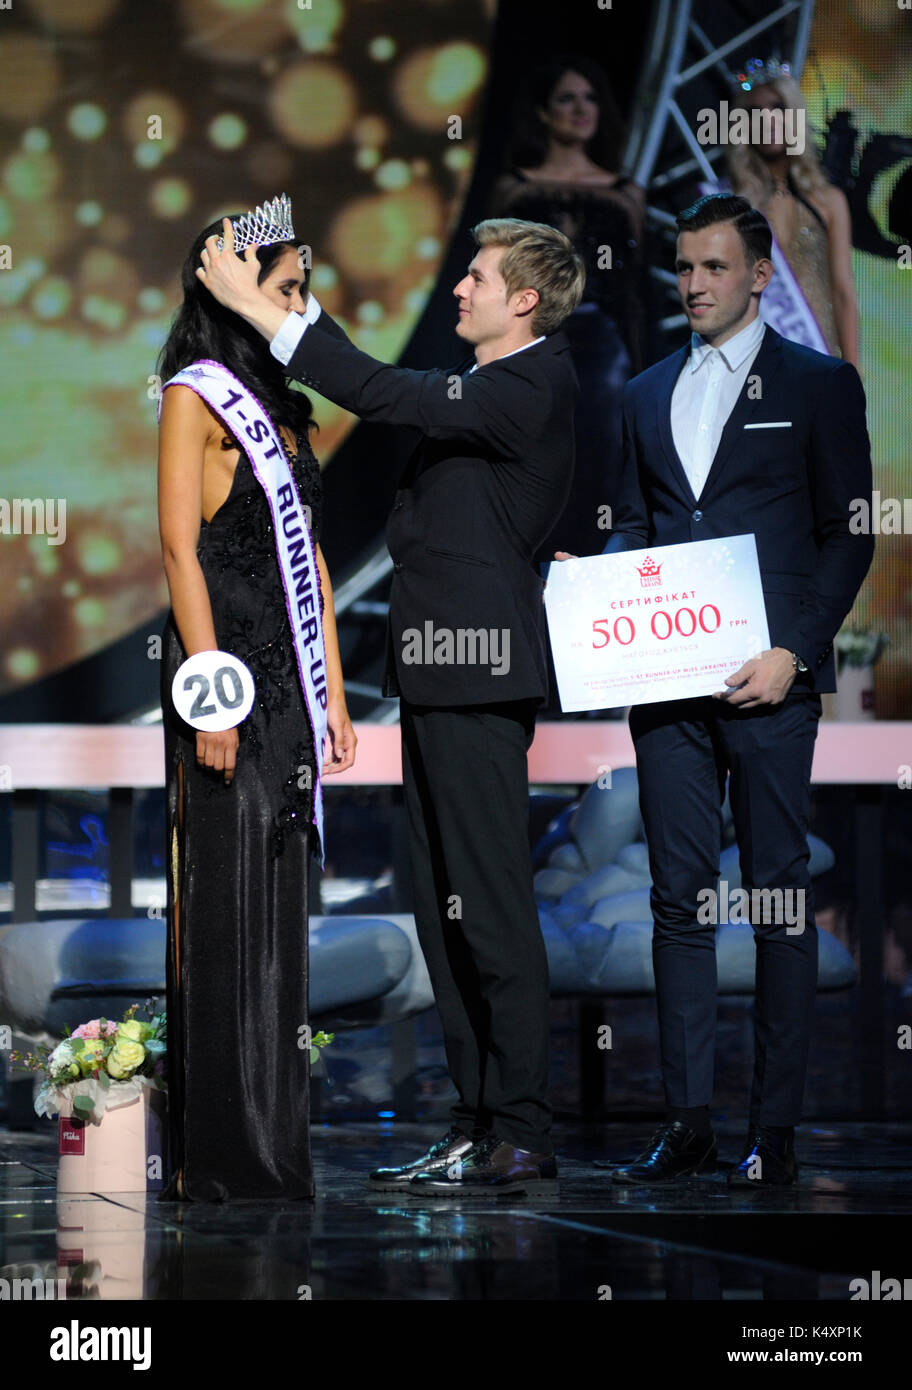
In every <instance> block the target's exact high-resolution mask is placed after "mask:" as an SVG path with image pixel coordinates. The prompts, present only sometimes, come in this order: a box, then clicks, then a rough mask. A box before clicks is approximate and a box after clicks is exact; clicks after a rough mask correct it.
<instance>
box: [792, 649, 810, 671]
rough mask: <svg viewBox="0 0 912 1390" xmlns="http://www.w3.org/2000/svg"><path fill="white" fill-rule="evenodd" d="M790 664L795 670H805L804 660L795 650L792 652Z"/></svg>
mask: <svg viewBox="0 0 912 1390" xmlns="http://www.w3.org/2000/svg"><path fill="white" fill-rule="evenodd" d="M792 665H793V666H794V668H795V670H796V671H806V670H807V667H806V666H805V664H804V662H803V661H802V660H801V657H800V656H799V655H798V653H797V652H792Z"/></svg>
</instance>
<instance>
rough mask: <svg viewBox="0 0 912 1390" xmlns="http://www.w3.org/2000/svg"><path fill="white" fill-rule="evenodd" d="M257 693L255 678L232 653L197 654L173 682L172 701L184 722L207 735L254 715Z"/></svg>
mask: <svg viewBox="0 0 912 1390" xmlns="http://www.w3.org/2000/svg"><path fill="white" fill-rule="evenodd" d="M254 692H255V687H254V683H253V676H252V675H251V674H250V671H249V670H248V668H247V667H246V666H245V665H244V663H243V661H240V660H239V659H238V658H237V657H236V656H232V655H231V653H230V652H196V653H195V655H193V656H190V657H188V658H187V660H186V661H185V662H184V663H183V665H182V666H179V667H178V669H177V672H176V674H175V676H174V680H173V681H172V682H171V699H172V700H173V701H174V708H175V709H176V710H177V712H178V714H179V715H180V717H181V719H183V720H184V721H185V722H186V723H187V724H190V725H191V726H192V727H193V728H194V729H201V730H202V731H203V732H204V733H215V732H217V731H219V730H221V729H233V728H234V726H235V724H240V722H241V720H242V719H246V718H247V715H248V714H249V713H250V710H251V708H252V706H253V696H254Z"/></svg>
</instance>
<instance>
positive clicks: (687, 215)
mask: <svg viewBox="0 0 912 1390" xmlns="http://www.w3.org/2000/svg"><path fill="white" fill-rule="evenodd" d="M717 222H733V223H734V224H735V230H736V231H737V233H738V235H739V237H740V238H741V245H742V246H743V247H744V259H745V260H746V262H747V264H748V265H753V264H754V262H755V261H759V260H761V259H762V260H769V258H770V255H771V254H772V249H773V234H772V232H771V231H770V224H769V223H768V222H767V220H766V218H765V217H764V216H763V213H762V212H758V211H757V209H756V208H755V207H752V206H751V204H750V203H749V202H748V201H747V199H746V198H742V197H740V195H739V194H737V193H707V195H706V197H705V198H698V199H697V201H696V202H695V203H691V205H690V207H689V208H685V209H684V211H683V212H679V213H678V215H677V217H676V218H675V226H676V227H677V229H678V231H679V232H701V231H702V230H703V228H704V227H712V226H714V225H715V224H716V223H717Z"/></svg>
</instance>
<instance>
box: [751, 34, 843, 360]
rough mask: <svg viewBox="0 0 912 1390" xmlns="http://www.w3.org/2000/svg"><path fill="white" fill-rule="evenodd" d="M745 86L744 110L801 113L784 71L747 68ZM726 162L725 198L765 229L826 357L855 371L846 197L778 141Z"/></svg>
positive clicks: (813, 158)
mask: <svg viewBox="0 0 912 1390" xmlns="http://www.w3.org/2000/svg"><path fill="white" fill-rule="evenodd" d="M744 81H745V82H748V83H750V90H749V91H745V90H744V83H743V82H742V81H740V80H739V81H738V100H739V103H740V104H741V105H742V106H744V107H746V108H747V109H749V110H750V109H756V110H761V111H764V110H765V111H777V110H778V111H784V110H785V109H786V108H788V109H789V110H796V111H797V110H805V103H804V98H803V96H802V95H801V88H800V87H799V85H798V83H797V82H796V81H795V79H794V77H793V76H792V75H791V74H790V73H789V71H788V69H787V65H786V64H780V63H778V62H775V61H771V62H768V63H764V64H758V63H756V62H753V63H751V64H749V65H748V68H747V70H746V75H745V77H744ZM805 128H806V126H805ZM772 133H773V134H779V135H781V134H782V131H781V130H780V131H776V130H775V129H774V130H773V131H772ZM726 162H727V165H728V174H729V179H730V181H731V187H732V191H733V192H735V193H739V194H741V196H742V197H745V198H747V199H748V200H749V202H750V203H751V204H752V205H753V206H754V207H755V208H757V209H759V211H760V212H762V213H763V215H764V217H766V219H767V221H768V222H769V223H770V226H771V227H772V229H773V235H774V236H775V238H776V241H777V242H778V243H779V246H780V247H781V249H782V253H783V255H784V256H785V258H786V260H787V261H788V264H789V267H790V268H791V271H792V273H793V275H794V277H795V279H796V281H797V282H798V286H799V288H800V290H801V292H802V294H803V295H804V298H805V300H806V301H807V305H808V308H809V309H810V311H811V313H812V314H813V316H814V318H815V319H816V321H817V325H818V327H819V329H820V332H821V334H822V336H823V338H824V340H825V342H826V345H827V350H828V351H829V352H830V354H831V355H832V356H834V357H835V356H839V357H843V358H845V360H846V361H847V362H851V363H852V365H853V366H854V367H856V368H857V367H858V300H857V297H856V294H855V282H854V279H853V276H852V226H851V221H850V217H849V205H848V202H847V200H846V196H845V194H844V193H843V192H842V190H841V189H839V188H836V187H835V186H834V185H833V184H831V183H830V181H829V179H828V178H827V175H826V173H825V171H824V169H823V167H822V165H821V163H820V160H819V159H818V157H817V154H816V151H815V150H814V148H813V146H812V145H811V144H810V143H807V144H806V146H805V149H804V151H803V152H802V153H801V154H789V153H788V152H787V148H786V145H785V143H784V142H782V141H778V142H776V141H769V142H765V141H764V142H763V143H759V144H753V143H752V144H730V145H728V146H726Z"/></svg>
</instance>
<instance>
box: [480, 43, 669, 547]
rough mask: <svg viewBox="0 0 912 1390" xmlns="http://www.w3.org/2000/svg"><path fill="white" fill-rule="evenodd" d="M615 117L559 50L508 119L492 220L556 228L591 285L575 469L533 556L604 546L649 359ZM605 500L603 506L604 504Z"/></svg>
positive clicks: (584, 69) (638, 192)
mask: <svg viewBox="0 0 912 1390" xmlns="http://www.w3.org/2000/svg"><path fill="white" fill-rule="evenodd" d="M620 142H621V123H620V120H619V118H618V116H617V112H616V109H615V106H614V103H613V101H612V99H611V95H610V92H609V90H608V85H607V82H606V80H605V77H604V74H603V73H602V72H601V70H600V69H599V68H598V67H597V65H596V64H594V63H590V62H589V61H588V59H586V58H579V57H570V56H564V57H561V56H559V57H557V58H555V59H553V60H552V61H551V62H549V63H547V64H545V65H544V66H542V67H541V68H539V69H538V70H537V71H536V72H534V73H533V74H532V77H531V81H530V82H529V84H528V87H527V89H526V91H525V92H523V93H522V95H521V99H520V104H519V110H518V113H517V118H516V121H515V124H514V128H513V132H512V139H511V150H510V167H509V169H508V170H507V172H506V173H504V174H503V176H502V177H501V178H500V179H499V180H498V182H497V184H496V185H495V189H494V194H493V198H492V205H491V209H490V216H492V217H521V218H525V219H526V220H528V221H530V222H544V223H546V224H547V225H548V226H551V227H557V228H558V230H559V231H562V232H564V233H565V235H566V236H568V237H569V238H570V240H571V241H572V242H573V245H574V248H575V249H576V251H577V252H578V253H579V254H580V256H581V257H582V258H583V261H584V262H585V265H586V289H585V291H584V294H583V299H582V302H581V303H580V305H579V307H578V308H577V309H576V310H575V311H574V312H573V313H572V314H571V315H570V317H569V318H567V319H566V320H565V321H564V323H563V325H562V329H563V332H565V333H566V334H567V337H568V338H569V340H570V346H571V349H572V352H573V361H574V365H575V367H576V372H577V375H578V377H579V380H580V387H581V394H580V400H579V405H578V406H577V410H576V469H575V479H574V485H573V491H572V493H571V496H570V500H569V502H568V505H567V508H566V510H565V512H564V513H563V516H562V517H561V518H560V519H559V520H556V524H555V527H554V529H553V531H552V532H551V534H550V535H549V536H548V537H546V539H545V541H544V542H543V544H542V546H541V549H540V551H539V553H538V557H537V558H538V559H541V560H550V559H551V558H552V557H553V554H554V551H555V550H556V549H557V550H567V551H572V552H574V553H575V554H577V555H590V554H593V553H597V552H598V551H600V550H601V549H602V547H603V546H604V544H605V541H606V539H607V530H608V528H609V527H610V524H611V523H610V518H609V516H608V515H606V512H605V510H604V509H605V507H606V506H607V507H610V506H612V505H613V503H614V501H615V498H616V496H617V491H618V484H619V479H620V471H621V462H622V460H621V402H622V397H623V391H624V385H625V383H626V382H627V380H628V379H629V377H631V376H633V375H634V374H635V373H637V372H639V371H640V370H641V369H642V367H643V366H644V360H645V354H646V343H645V336H646V334H645V323H646V316H645V311H644V285H645V277H644V271H643V253H642V242H643V224H644V210H645V194H644V191H643V189H642V188H640V187H639V185H638V184H636V183H634V181H633V179H632V178H631V177H630V176H629V175H628V174H625V173H619V172H616V169H617V163H618V159H619V156H620ZM600 508H601V510H600Z"/></svg>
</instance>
